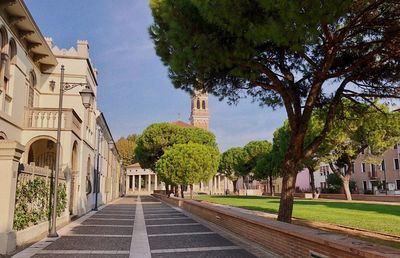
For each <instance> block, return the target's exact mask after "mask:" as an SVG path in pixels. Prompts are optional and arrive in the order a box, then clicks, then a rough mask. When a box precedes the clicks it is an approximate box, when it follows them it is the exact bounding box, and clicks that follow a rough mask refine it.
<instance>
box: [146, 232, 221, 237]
mask: <svg viewBox="0 0 400 258" xmlns="http://www.w3.org/2000/svg"><path fill="white" fill-rule="evenodd" d="M212 234H217V233H215V232H187V233H169V234H152V235H148V237H160V236H191V235H212Z"/></svg>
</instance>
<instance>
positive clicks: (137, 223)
mask: <svg viewBox="0 0 400 258" xmlns="http://www.w3.org/2000/svg"><path fill="white" fill-rule="evenodd" d="M59 234H60V237H59V238H56V239H49V238H46V239H44V240H42V241H40V242H38V243H36V244H34V245H32V246H31V247H29V248H27V249H25V250H24V251H22V252H20V253H18V254H16V255H15V256H14V257H15V258H20V257H35V258H45V257H46V258H47V257H55V258H70V257H96V258H97V257H99V258H102V257H111V258H122V257H124V258H125V257H126V258H127V257H137V258H139V257H140V258H147V257H159V258H161V257H174V258H175V257H185V258H186V257H187V258H190V257H209V258H212V257H233V258H234V257H238V258H239V257H240V258H247V257H255V256H254V255H253V254H251V253H249V252H248V251H246V250H244V249H243V248H242V247H239V246H238V245H236V244H234V243H233V242H232V241H230V240H228V239H227V238H225V237H223V236H221V234H220V233H217V232H215V230H214V231H213V230H212V229H210V228H209V227H207V226H205V225H204V224H203V223H200V222H198V221H197V220H194V219H193V218H190V217H188V216H187V215H185V214H184V213H183V212H182V211H180V210H179V209H175V208H172V207H170V206H168V205H166V204H163V203H161V202H159V201H158V200H157V199H155V198H153V197H150V196H141V197H126V198H123V199H120V200H118V201H116V202H114V203H113V204H110V205H107V206H105V207H104V208H103V209H101V210H99V211H98V212H91V213H89V214H87V215H85V216H83V217H81V218H80V219H78V220H76V221H74V222H72V223H71V224H69V225H68V226H67V227H64V228H63V229H61V230H59Z"/></svg>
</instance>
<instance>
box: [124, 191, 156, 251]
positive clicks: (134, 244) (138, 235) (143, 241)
mask: <svg viewBox="0 0 400 258" xmlns="http://www.w3.org/2000/svg"><path fill="white" fill-rule="evenodd" d="M138 257H140V258H151V252H150V245H149V238H148V237H147V229H146V222H145V220H144V214H143V207H142V203H141V200H140V196H138V197H137V202H136V213H135V225H134V227H133V234H132V241H131V248H130V252H129V258H138Z"/></svg>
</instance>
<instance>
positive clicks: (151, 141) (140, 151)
mask: <svg viewBox="0 0 400 258" xmlns="http://www.w3.org/2000/svg"><path fill="white" fill-rule="evenodd" d="M136 143H137V147H136V148H135V157H136V159H137V161H138V162H139V164H140V166H141V167H143V168H150V169H152V170H155V164H156V162H157V161H158V160H159V159H160V158H161V156H162V155H163V154H164V152H165V150H166V149H168V148H169V147H171V146H173V145H174V144H184V143H198V144H205V145H208V146H211V147H216V146H217V144H216V140H215V136H214V135H213V134H212V133H210V132H207V131H205V130H203V129H200V128H182V127H179V126H177V125H174V124H170V123H158V124H152V125H150V126H148V127H147V128H146V129H145V130H144V131H143V133H142V135H141V136H140V137H139V138H138V139H137V141H136Z"/></svg>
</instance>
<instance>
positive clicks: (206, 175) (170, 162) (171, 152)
mask: <svg viewBox="0 0 400 258" xmlns="http://www.w3.org/2000/svg"><path fill="white" fill-rule="evenodd" d="M219 158H220V157H219V152H218V149H217V148H215V147H212V146H207V145H203V144H197V143H188V144H175V145H174V146H172V147H171V148H169V149H167V150H166V151H165V153H164V155H162V157H161V158H160V159H159V160H158V161H157V163H156V172H157V175H159V176H160V177H161V179H162V180H163V181H164V182H168V183H169V184H176V185H192V184H195V183H199V182H201V181H208V180H209V179H210V178H211V177H212V176H213V175H215V174H216V173H217V169H218V163H219Z"/></svg>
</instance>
